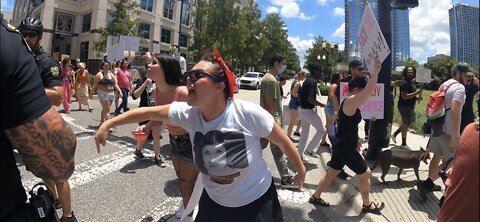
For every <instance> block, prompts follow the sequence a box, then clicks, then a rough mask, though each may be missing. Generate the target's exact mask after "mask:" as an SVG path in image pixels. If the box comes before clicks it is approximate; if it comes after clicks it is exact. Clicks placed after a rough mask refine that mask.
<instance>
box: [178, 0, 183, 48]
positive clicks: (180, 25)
mask: <svg viewBox="0 0 480 222" xmlns="http://www.w3.org/2000/svg"><path fill="white" fill-rule="evenodd" d="M183 1H184V0H180V22H179V25H178V55H179V56H180V36H182V15H183Z"/></svg>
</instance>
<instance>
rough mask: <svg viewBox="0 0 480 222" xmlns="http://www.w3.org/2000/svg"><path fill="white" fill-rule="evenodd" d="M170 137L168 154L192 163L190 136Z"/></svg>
mask: <svg viewBox="0 0 480 222" xmlns="http://www.w3.org/2000/svg"><path fill="white" fill-rule="evenodd" d="M169 137H170V150H171V151H170V152H171V153H172V155H173V156H181V157H182V158H183V159H184V160H186V161H189V162H193V151H192V142H191V141H190V135H189V134H188V133H187V134H184V135H179V136H174V135H172V134H170V135H169Z"/></svg>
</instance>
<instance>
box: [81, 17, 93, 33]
mask: <svg viewBox="0 0 480 222" xmlns="http://www.w3.org/2000/svg"><path fill="white" fill-rule="evenodd" d="M91 23H92V13H91V12H90V13H88V14H85V15H83V18H82V32H89V31H90V24H91Z"/></svg>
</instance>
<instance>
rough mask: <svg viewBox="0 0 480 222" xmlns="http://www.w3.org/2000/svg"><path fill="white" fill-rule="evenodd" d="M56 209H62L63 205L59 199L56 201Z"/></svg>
mask: <svg viewBox="0 0 480 222" xmlns="http://www.w3.org/2000/svg"><path fill="white" fill-rule="evenodd" d="M55 209H57V210H58V209H62V204H61V203H60V201H59V200H58V199H56V200H55Z"/></svg>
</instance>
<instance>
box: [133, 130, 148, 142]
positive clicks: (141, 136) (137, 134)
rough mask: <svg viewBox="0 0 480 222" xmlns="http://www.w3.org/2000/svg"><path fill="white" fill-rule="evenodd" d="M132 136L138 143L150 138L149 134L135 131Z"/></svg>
mask: <svg viewBox="0 0 480 222" xmlns="http://www.w3.org/2000/svg"><path fill="white" fill-rule="evenodd" d="M132 135H133V139H134V140H136V141H144V140H146V139H147V137H148V133H145V132H143V131H133V132H132Z"/></svg>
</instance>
